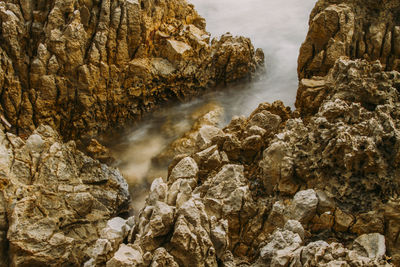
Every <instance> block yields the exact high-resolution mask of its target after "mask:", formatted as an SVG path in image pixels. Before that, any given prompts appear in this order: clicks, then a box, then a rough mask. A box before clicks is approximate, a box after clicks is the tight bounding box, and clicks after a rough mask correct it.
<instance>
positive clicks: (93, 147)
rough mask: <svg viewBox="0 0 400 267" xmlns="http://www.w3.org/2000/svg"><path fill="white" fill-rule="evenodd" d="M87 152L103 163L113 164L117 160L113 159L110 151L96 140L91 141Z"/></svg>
mask: <svg viewBox="0 0 400 267" xmlns="http://www.w3.org/2000/svg"><path fill="white" fill-rule="evenodd" d="M86 152H87V153H88V155H89V156H91V157H92V158H94V159H97V160H98V161H100V162H101V163H105V164H112V163H113V162H114V161H115V159H114V158H113V157H112V155H111V153H110V150H109V149H108V148H106V147H105V146H103V145H102V144H100V143H99V141H97V140H96V139H91V140H90V143H89V145H88V146H87V147H86Z"/></svg>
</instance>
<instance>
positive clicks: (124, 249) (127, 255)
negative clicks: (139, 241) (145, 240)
mask: <svg viewBox="0 0 400 267" xmlns="http://www.w3.org/2000/svg"><path fill="white" fill-rule="evenodd" d="M141 264H143V258H142V253H141V251H140V249H138V248H136V247H135V248H134V247H132V246H127V245H125V244H121V246H120V247H119V249H118V251H117V252H115V254H114V257H112V258H111V259H110V260H109V261H108V262H107V265H106V266H107V267H132V266H139V265H141Z"/></svg>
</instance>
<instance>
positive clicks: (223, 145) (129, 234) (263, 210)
mask: <svg viewBox="0 0 400 267" xmlns="http://www.w3.org/2000/svg"><path fill="white" fill-rule="evenodd" d="M398 14H400V6H399V4H398V1H395V0H388V1H382V2H379V3H378V2H373V1H358V0H340V1H336V0H335V1H334V0H320V1H318V2H317V3H316V6H315V8H314V10H313V11H312V14H311V16H310V29H309V33H308V35H307V37H306V40H305V42H304V44H303V45H302V47H301V49H300V55H299V68H298V75H299V79H300V80H299V88H298V94H297V101H296V108H297V109H296V110H295V111H292V110H291V109H290V108H288V107H285V105H284V104H283V103H282V102H280V101H276V102H274V103H272V104H270V103H262V104H260V105H259V107H258V108H257V109H256V110H255V111H254V112H253V113H252V114H250V116H248V117H247V118H246V117H244V116H243V117H236V118H234V119H232V121H231V122H230V123H229V124H228V125H227V126H226V127H224V128H222V129H221V128H218V125H216V124H214V122H215V121H214V120H213V119H214V118H215V116H214V115H216V114H215V113H212V112H211V113H206V115H205V116H203V117H201V116H200V119H199V120H198V121H197V124H195V125H194V126H193V127H192V129H190V130H189V131H188V132H187V133H186V134H185V135H183V136H182V137H181V138H180V139H177V140H176V141H174V142H172V143H171V145H170V146H168V147H166V148H165V149H164V150H163V151H162V153H160V154H159V155H158V156H157V157H156V159H155V162H156V161H159V162H163V161H165V160H166V159H169V160H170V161H171V162H172V163H171V164H170V166H169V168H168V171H167V173H168V174H167V177H166V179H162V178H157V179H155V180H154V181H153V182H152V184H151V187H150V190H149V192H148V194H147V197H146V200H145V204H144V207H143V208H142V209H141V210H140V211H139V212H138V214H137V215H135V216H131V217H129V207H130V206H129V203H130V198H131V197H132V198H135V195H132V196H130V195H129V191H128V185H127V183H126V181H125V179H124V178H123V176H122V175H121V174H120V172H119V171H118V170H117V169H115V168H112V167H110V166H108V165H105V164H102V163H101V162H99V161H98V160H95V159H93V158H91V157H89V156H87V155H85V154H84V153H82V152H80V151H79V150H78V149H77V146H76V143H75V141H69V142H63V141H62V140H63V139H70V138H73V139H76V140H77V141H79V140H83V139H85V138H88V137H93V136H95V135H97V134H98V133H100V132H102V131H104V130H106V129H108V128H109V127H113V126H115V125H118V126H119V127H123V125H125V124H126V123H127V122H128V121H129V120H134V119H136V118H137V117H135V116H139V115H140V114H141V113H143V112H148V111H149V110H150V109H152V108H154V107H155V106H156V105H158V103H160V101H161V100H163V101H164V100H167V99H169V98H170V96H171V95H173V96H174V97H178V98H184V97H185V96H188V95H193V94H195V93H198V92H197V91H198V90H199V89H201V90H202V88H206V87H207V86H210V85H213V84H217V83H220V82H222V83H228V82H232V81H235V80H239V79H242V78H245V77H250V76H251V75H252V73H253V72H254V71H255V69H256V68H257V66H259V65H260V64H261V63H262V54H261V52H256V51H254V49H253V47H252V45H251V43H250V41H249V40H248V39H246V38H243V37H237V38H234V37H232V36H230V35H224V36H222V37H221V39H219V40H214V41H212V42H211V45H210V44H209V35H208V34H207V33H206V32H205V30H204V29H205V22H204V20H203V19H202V18H201V17H199V16H198V15H197V13H196V12H195V11H194V7H193V6H192V5H189V4H187V3H186V2H185V1H183V0H173V1H161V0H158V1H150V0H148V1H144V0H142V1H132V0H126V1H123V0H122V1H111V0H107V1H101V2H98V1H72V0H71V1H58V0H55V1H53V2H52V3H51V5H50V3H49V2H46V1H44V2H37V3H36V2H33V1H20V2H16V1H0V22H1V36H2V40H3V42H1V45H0V58H1V65H0V68H1V70H2V72H1V74H2V75H1V76H0V83H1V105H0V106H1V109H0V112H1V116H2V117H1V124H0V125H1V126H0V156H1V157H0V188H1V193H0V264H1V265H2V266H85V267H91V266H108V267H114V266H152V267H155V266H199V267H202V266H229V267H231V266H232V267H233V266H398V265H399V264H400V249H399V248H400V239H399V238H398V237H399V233H400V199H399V193H400V192H399V185H400V178H399V177H400V171H399V170H400V166H399V164H400V135H399V134H398V133H399V129H400V111H399V110H400V91H399V84H400V73H399V72H397V70H398V66H397V65H398V64H397V63H398V62H397V61H398V60H399V59H398V57H399V53H398V49H397V48H398V40H399V38H398V35H399V34H398V32H399V30H398V28H399V27H400V26H399V25H400V21H399V20H398ZM380 17H381V19H378V18H380ZM398 24H399V25H398ZM396 62H397V63H396ZM170 94H171V95H170ZM207 114H208V115H207ZM216 116H218V115H216ZM42 123H46V124H49V125H50V126H44V125H41V124H42ZM10 125H11V127H10ZM53 128H54V129H53ZM57 131H59V133H58V132H57ZM25 133H29V134H27V135H25ZM18 135H19V136H18ZM88 152H89V154H90V153H91V156H92V157H96V158H99V159H100V160H102V161H103V160H104V161H107V159H108V156H107V153H108V152H107V148H105V147H103V146H102V145H101V144H100V143H99V142H98V141H96V140H95V139H93V140H92V141H91V142H90V144H89V146H88Z"/></svg>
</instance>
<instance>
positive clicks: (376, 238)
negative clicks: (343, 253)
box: [353, 233, 386, 259]
mask: <svg viewBox="0 0 400 267" xmlns="http://www.w3.org/2000/svg"><path fill="white" fill-rule="evenodd" d="M353 247H355V248H356V249H358V250H359V251H360V253H366V256H367V257H368V258H370V259H381V258H382V257H383V256H384V255H385V253H386V245H385V237H384V236H383V235H381V234H378V233H374V234H365V235H361V236H359V237H357V239H356V240H354V244H353Z"/></svg>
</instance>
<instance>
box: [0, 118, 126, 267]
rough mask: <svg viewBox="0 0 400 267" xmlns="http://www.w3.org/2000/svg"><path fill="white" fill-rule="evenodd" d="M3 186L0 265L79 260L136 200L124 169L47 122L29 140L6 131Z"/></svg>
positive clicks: (1, 138) (1, 145) (1, 149)
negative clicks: (107, 162)
mask: <svg viewBox="0 0 400 267" xmlns="http://www.w3.org/2000/svg"><path fill="white" fill-rule="evenodd" d="M0 188H1V191H0V249H1V252H0V265H1V266H7V265H8V264H9V265H10V266H80V265H81V264H82V262H84V261H85V259H88V258H90V257H91V254H90V249H89V248H90V246H93V245H95V242H96V241H97V239H99V238H101V237H103V236H104V234H103V233H101V229H103V228H104V227H106V226H107V225H108V224H107V221H108V220H109V219H111V218H113V217H115V216H117V215H119V214H126V213H127V211H128V208H129V200H130V196H129V192H128V185H127V184H126V182H125V180H124V178H123V177H122V176H121V175H120V173H119V171H118V170H116V169H112V168H109V167H107V166H106V165H103V164H100V162H98V161H96V160H93V159H91V158H89V157H87V156H85V155H83V153H81V152H79V151H77V149H76V146H75V143H74V142H73V141H70V142H69V143H66V144H63V143H62V142H61V141H60V137H59V136H58V134H57V133H56V132H55V131H54V130H52V129H51V128H50V127H48V126H46V127H45V126H40V127H39V128H38V129H36V130H35V131H34V133H33V134H32V135H31V136H29V138H28V139H27V140H26V141H24V140H22V139H21V138H19V137H17V136H15V135H13V134H10V133H4V132H3V131H2V130H0ZM124 222H125V221H124ZM127 231H128V230H127ZM106 235H108V236H109V235H111V234H110V231H106ZM122 239H123V238H121V239H120V240H118V242H115V244H114V245H116V246H118V245H119V244H120V243H121V242H122ZM110 247H111V245H110ZM110 251H112V249H110Z"/></svg>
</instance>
